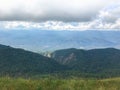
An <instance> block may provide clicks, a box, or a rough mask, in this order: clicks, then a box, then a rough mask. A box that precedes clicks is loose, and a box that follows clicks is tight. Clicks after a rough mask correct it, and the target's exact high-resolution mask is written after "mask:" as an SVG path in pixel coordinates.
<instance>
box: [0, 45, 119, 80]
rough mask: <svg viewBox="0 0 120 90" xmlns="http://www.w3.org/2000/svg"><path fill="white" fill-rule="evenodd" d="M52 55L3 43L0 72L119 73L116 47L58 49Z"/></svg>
mask: <svg viewBox="0 0 120 90" xmlns="http://www.w3.org/2000/svg"><path fill="white" fill-rule="evenodd" d="M49 57H50V58H48V57H45V56H43V55H40V54H38V53H33V52H30V51H26V50H23V49H19V48H12V47H10V46H5V45H0V75H1V76H16V77H18V76H23V77H35V76H40V77H41V76H43V75H52V76H57V77H64V78H67V77H72V76H77V77H98V78H106V77H116V76H120V50H118V49H114V48H107V49H93V50H79V49H74V48H71V49H63V50H57V51H55V52H53V53H51V54H50V55H49Z"/></svg>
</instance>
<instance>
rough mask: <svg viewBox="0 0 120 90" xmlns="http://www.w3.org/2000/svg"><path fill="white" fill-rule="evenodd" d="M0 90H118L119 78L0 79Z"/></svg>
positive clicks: (119, 88)
mask: <svg viewBox="0 0 120 90" xmlns="http://www.w3.org/2000/svg"><path fill="white" fill-rule="evenodd" d="M0 90H120V78H113V79H102V80H95V79H80V78H71V79H58V78H40V79H37V80H36V79H22V78H16V79H15V78H9V77H4V78H0Z"/></svg>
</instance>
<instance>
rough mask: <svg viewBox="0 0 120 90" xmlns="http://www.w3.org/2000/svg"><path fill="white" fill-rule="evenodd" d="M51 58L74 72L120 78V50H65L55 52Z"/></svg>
mask: <svg viewBox="0 0 120 90" xmlns="http://www.w3.org/2000/svg"><path fill="white" fill-rule="evenodd" d="M51 57H52V58H53V59H55V60H56V61H57V62H59V63H60V64H62V65H66V66H68V67H69V68H70V69H71V70H72V71H78V72H82V73H96V74H103V73H104V74H107V75H112V74H114V75H119V76H120V50H117V49H114V48H107V49H93V50H79V49H74V48H71V49H64V50H57V51H55V52H53V53H52V55H51Z"/></svg>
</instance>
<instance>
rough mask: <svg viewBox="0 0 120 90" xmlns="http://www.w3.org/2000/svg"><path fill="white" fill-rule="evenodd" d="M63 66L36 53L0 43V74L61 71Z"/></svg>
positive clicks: (31, 73)
mask: <svg viewBox="0 0 120 90" xmlns="http://www.w3.org/2000/svg"><path fill="white" fill-rule="evenodd" d="M63 68H64V66H63V65H60V64H59V63H57V62H56V61H55V60H53V59H50V58H47V57H44V56H42V55H39V54H37V53H33V52H29V51H25V50H23V49H17V48H12V47H9V46H4V45H0V75H13V76H14V75H15V76H16V75H17V76H18V75H33V74H44V73H53V72H56V71H61V70H62V69H63ZM63 70H64V69H63Z"/></svg>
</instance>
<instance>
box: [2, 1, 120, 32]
mask: <svg viewBox="0 0 120 90" xmlns="http://www.w3.org/2000/svg"><path fill="white" fill-rule="evenodd" d="M0 27H1V29H3V30H11V29H23V30H29V29H40V30H90V29H95V30H96V29H97V30H119V29H120V0H0Z"/></svg>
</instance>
